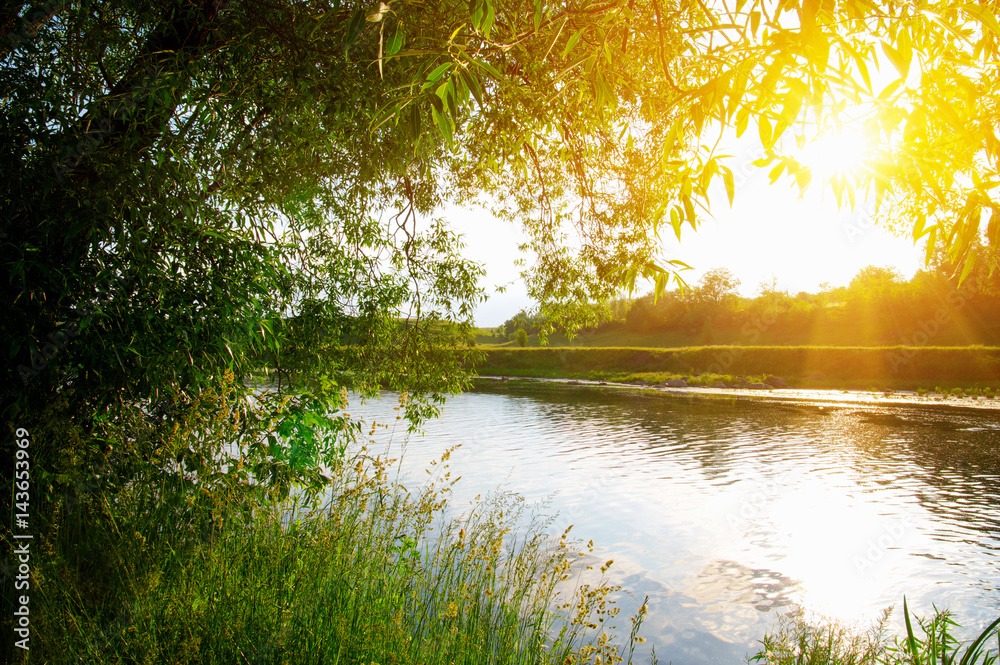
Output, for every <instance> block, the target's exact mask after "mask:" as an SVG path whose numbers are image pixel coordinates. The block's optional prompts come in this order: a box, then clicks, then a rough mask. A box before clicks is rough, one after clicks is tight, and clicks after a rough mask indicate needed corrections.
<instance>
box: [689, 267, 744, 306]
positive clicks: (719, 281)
mask: <svg viewBox="0 0 1000 665" xmlns="http://www.w3.org/2000/svg"><path fill="white" fill-rule="evenodd" d="M739 287H740V280H738V279H736V276H735V275H733V273H732V272H731V271H730V270H728V269H726V268H715V269H713V270H709V271H708V272H706V273H705V274H704V275H703V276H702V278H701V279H700V280H698V290H697V292H696V293H695V298H697V299H700V300H705V301H707V302H709V303H711V304H712V305H720V304H722V303H723V302H724V301H725V300H726V299H727V298H731V297H732V296H735V295H736V289H738V288H739Z"/></svg>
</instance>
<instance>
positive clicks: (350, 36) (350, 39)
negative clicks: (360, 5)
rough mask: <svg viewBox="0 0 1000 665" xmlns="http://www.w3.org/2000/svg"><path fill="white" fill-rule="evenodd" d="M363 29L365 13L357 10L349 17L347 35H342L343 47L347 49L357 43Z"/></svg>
mask: <svg viewBox="0 0 1000 665" xmlns="http://www.w3.org/2000/svg"><path fill="white" fill-rule="evenodd" d="M364 27H365V12H364V10H362V9H359V10H357V11H356V12H354V14H352V15H351V20H350V21H348V23H347V33H346V34H345V35H344V46H346V47H349V46H350V45H351V44H353V43H354V42H356V41H357V39H358V37H359V36H360V35H361V30H362V28H364Z"/></svg>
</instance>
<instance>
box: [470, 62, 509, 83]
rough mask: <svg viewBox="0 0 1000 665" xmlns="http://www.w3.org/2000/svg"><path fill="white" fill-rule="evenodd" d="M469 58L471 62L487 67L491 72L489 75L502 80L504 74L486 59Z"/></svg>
mask: <svg viewBox="0 0 1000 665" xmlns="http://www.w3.org/2000/svg"><path fill="white" fill-rule="evenodd" d="M468 60H469V62H471V63H473V64H475V65H478V66H479V67H482V68H483V69H485V70H486V71H487V72H488V73H489V75H490V76H492V77H493V78H495V79H496V80H498V81H500V80H502V79H503V74H501V73H500V72H499V71H498V70H497V68H496V67H494V66H493V65H491V64H490V63H488V62H486V61H485V60H477V59H476V58H468Z"/></svg>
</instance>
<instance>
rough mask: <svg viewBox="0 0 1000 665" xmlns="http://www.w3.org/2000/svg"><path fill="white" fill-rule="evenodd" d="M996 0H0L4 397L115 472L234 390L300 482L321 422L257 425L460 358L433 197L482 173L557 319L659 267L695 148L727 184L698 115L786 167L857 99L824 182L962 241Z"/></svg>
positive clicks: (779, 170)
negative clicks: (848, 169)
mask: <svg viewBox="0 0 1000 665" xmlns="http://www.w3.org/2000/svg"><path fill="white" fill-rule="evenodd" d="M995 9H996V7H995V2H994V3H966V4H962V5H955V4H953V3H949V2H944V1H943V0H941V1H939V2H927V3H922V4H920V5H910V4H907V3H896V2H880V3H869V2H861V0H844V1H841V2H801V3H800V2H796V1H794V0H793V1H787V0H782V1H781V2H779V3H778V4H777V6H775V7H772V4H771V3H765V2H763V0H753V1H751V2H745V3H737V6H736V7H735V8H730V7H729V6H728V5H726V4H725V3H723V4H722V5H715V6H712V7H709V6H708V5H706V4H703V3H689V2H680V1H679V0H675V1H673V2H671V1H667V0H635V1H629V2H624V1H622V2H618V1H614V0H613V1H612V2H589V1H580V2H576V1H574V2H567V3H549V2H546V1H544V0H536V1H534V2H527V1H526V0H522V1H518V2H510V3H504V4H502V5H501V4H500V3H496V2H493V1H492V0H473V2H471V3H470V2H465V1H462V2H457V1H455V0H434V1H431V2H404V1H403V0H394V1H393V2H388V3H384V2H380V3H378V4H377V5H369V4H368V3H361V2H357V1H348V2H338V3H327V2H322V1H320V0H317V1H315V2H292V1H291V0H276V1H274V2H267V3H264V2H259V1H257V0H249V1H246V2H235V3H222V2H220V1H217V0H204V1H200V2H196V1H194V0H160V1H159V2H152V3H139V2H122V3H116V4H114V5H111V4H107V3H89V2H66V3H46V4H45V5H42V6H41V7H38V8H36V7H34V6H29V5H28V4H27V3H16V2H15V3H6V4H5V5H4V7H3V8H2V9H0V43H3V50H2V52H0V58H2V60H0V89H2V91H3V94H2V95H0V100H2V101H0V106H2V111H3V113H2V114H0V162H2V163H3V165H4V173H5V176H6V177H5V178H4V180H3V182H2V184H0V188H2V190H0V192H2V196H0V201H2V206H3V209H2V219H0V264H2V265H3V267H4V270H5V275H6V276H7V278H6V279H4V280H2V281H0V291H2V293H3V302H4V304H5V305H6V306H7V307H8V311H7V316H6V317H4V318H3V319H2V320H0V333H2V338H3V339H4V340H9V341H10V346H9V350H8V357H9V358H10V359H11V362H10V363H8V364H7V366H6V369H5V371H6V375H5V376H4V378H5V379H6V380H5V381H4V385H3V387H0V391H2V392H0V394H2V398H0V399H2V401H0V409H2V411H3V417H4V418H5V420H6V421H7V422H8V423H9V426H11V427H12V426H13V423H15V422H16V423H19V424H27V425H29V426H30V427H31V428H33V430H34V432H35V434H36V436H38V437H39V447H38V458H37V462H38V465H37V469H38V476H37V479H38V482H39V483H40V486H42V487H46V488H48V489H47V490H46V491H45V493H44V496H47V497H50V498H51V499H52V500H53V501H55V498H56V497H58V496H59V495H60V494H61V493H62V492H64V491H71V490H72V488H73V487H79V486H81V483H83V481H84V480H85V479H89V478H91V476H92V475H93V474H92V473H91V469H93V468H102V469H105V470H106V472H102V473H101V474H100V477H101V481H100V482H101V483H104V484H106V485H107V486H108V487H118V488H121V487H125V486H127V485H128V484H129V483H130V482H131V480H130V479H134V478H136V477H138V474H142V473H145V472H148V470H149V468H150V466H151V460H152V466H153V467H154V468H159V467H156V464H161V465H162V464H166V461H167V460H174V462H173V463H172V464H173V466H171V467H170V468H171V469H173V470H174V472H173V474H172V475H171V478H173V479H174V480H175V481H176V489H177V491H178V492H184V491H187V492H193V491H194V490H193V488H194V485H193V484H192V483H191V482H190V476H191V475H192V474H193V475H195V476H197V475H198V474H202V475H203V476H204V477H209V476H210V475H211V472H215V471H218V468H219V467H218V466H217V462H216V460H217V459H218V456H217V452H218V450H215V451H213V450H211V449H208V448H206V449H200V448H199V449H196V448H197V446H195V445H194V443H193V441H195V440H199V441H204V440H206V439H211V438H212V437H206V436H201V437H200V438H199V437H193V436H187V437H185V435H183V433H184V432H194V431H202V430H205V431H215V432H221V431H223V430H220V429H218V427H217V426H216V425H213V424H212V423H215V422H216V421H218V420H219V419H220V418H222V416H223V414H226V413H240V414H242V415H241V416H240V417H239V418H238V419H236V420H235V421H236V422H238V425H237V427H236V430H235V431H233V432H229V431H228V430H226V432H228V433H227V434H225V436H224V437H222V439H219V441H221V440H223V439H225V440H228V441H239V442H240V444H241V445H243V446H244V447H245V449H246V452H247V454H249V455H251V457H252V458H253V459H254V460H255V461H254V463H253V464H252V465H251V466H250V468H251V473H250V476H253V477H252V478H248V479H247V480H246V483H247V484H252V482H251V481H259V480H266V481H267V483H268V484H275V485H278V486H283V487H286V488H287V485H288V483H290V482H291V481H292V480H293V479H295V478H299V479H311V480H312V481H313V482H315V483H321V482H322V478H321V477H320V476H319V475H318V472H316V470H315V469H316V467H315V465H314V464H313V465H312V466H310V463H309V462H315V461H316V460H319V459H322V458H324V457H328V456H329V455H332V454H334V453H335V452H336V450H337V449H338V445H339V444H338V442H337V441H336V440H331V439H324V438H315V439H312V440H310V441H311V442H312V443H311V444H310V446H307V447H306V451H305V452H304V453H303V452H301V450H300V449H299V448H297V449H296V450H298V451H299V452H297V453H296V455H297V457H296V458H295V460H292V458H291V457H290V453H289V449H290V448H289V446H288V445H278V444H279V443H280V444H288V441H289V437H291V435H292V433H295V434H296V435H298V433H300V432H304V431H306V430H309V431H313V430H316V431H318V429H321V428H313V429H312V430H310V428H309V427H307V426H306V423H316V422H321V420H316V419H317V418H321V416H322V414H326V413H328V412H329V411H330V408H331V407H333V406H336V405H337V404H339V403H340V399H341V397H340V395H341V389H342V388H350V389H355V390H360V391H373V390H375V389H377V388H378V387H379V386H383V385H384V386H389V387H395V388H400V389H403V388H407V389H411V390H413V391H414V394H415V395H417V396H418V399H415V400H414V401H413V402H411V404H410V407H409V413H410V415H411V416H412V417H413V418H414V419H418V418H419V417H420V416H425V415H428V414H430V413H432V412H433V406H434V404H435V403H436V400H439V399H441V398H442V397H443V395H445V394H447V393H448V392H450V391H453V390H456V389H459V388H460V387H461V386H462V385H463V384H464V381H465V380H466V378H467V377H468V369H467V368H468V366H469V365H468V363H467V362H466V360H468V354H469V349H468V345H467V339H468V335H467V332H468V324H469V316H470V313H471V311H472V307H473V305H474V304H475V302H476V301H477V300H478V299H479V298H480V297H481V294H480V293H479V291H478V290H477V287H476V285H475V279H476V277H477V274H478V268H477V267H476V266H474V265H471V264H470V263H469V262H468V261H466V260H464V259H463V257H462V254H461V247H460V243H459V240H458V238H456V237H455V236H454V234H453V233H451V232H450V231H449V229H448V228H447V225H446V224H444V223H443V222H439V221H438V220H435V219H434V218H433V215H434V211H435V210H437V209H439V208H440V206H441V204H442V203H444V202H445V201H459V202H463V201H468V200H471V199H473V198H476V197H479V196H480V195H484V194H485V195H486V196H487V197H489V198H491V200H492V201H494V205H495V208H496V211H497V213H498V214H499V215H500V216H501V217H505V218H508V219H511V220H515V221H517V222H519V223H521V224H522V225H523V226H524V227H525V229H526V231H527V234H528V242H527V244H526V247H525V250H526V251H527V253H528V254H529V256H531V257H532V260H531V262H530V265H529V269H528V272H527V274H526V279H527V283H528V287H529V292H530V293H531V295H533V296H535V297H536V298H537V299H538V300H539V301H540V303H541V307H540V311H539V315H540V316H541V317H543V318H544V320H545V321H546V322H547V324H546V325H548V326H554V325H559V324H567V325H569V326H570V327H572V326H573V325H580V324H581V323H586V322H587V320H588V316H591V315H592V313H593V309H591V308H590V307H589V305H590V304H591V303H594V302H602V301H607V300H609V299H613V298H615V297H617V296H618V295H619V294H620V293H622V292H623V291H624V290H627V289H629V288H632V287H634V285H635V283H636V281H637V280H639V279H642V278H648V279H650V280H652V281H653V283H654V286H655V288H656V290H657V292H662V291H663V290H664V289H665V288H666V287H667V286H668V284H669V281H670V280H671V279H673V278H674V277H675V276H676V273H675V270H677V269H679V268H682V267H683V264H680V263H679V262H672V261H667V260H666V259H665V258H664V257H662V256H661V252H660V235H659V234H660V231H661V229H662V228H663V227H664V225H669V226H670V227H671V228H672V230H673V231H674V232H675V233H676V234H677V236H678V237H680V235H681V231H682V228H683V227H684V226H685V225H688V226H691V227H696V226H697V224H698V214H699V213H698V210H699V209H707V204H708V191H709V188H710V186H711V185H712V183H713V182H714V181H717V180H721V181H722V182H723V184H724V186H725V188H726V190H727V193H728V194H729V196H730V199H732V197H733V196H735V194H736V192H735V185H734V178H733V174H732V171H731V170H730V169H729V167H727V165H726V158H725V157H724V156H722V155H721V154H719V153H718V151H717V150H716V149H715V145H716V140H715V137H714V136H711V135H709V131H708V130H710V129H711V130H712V131H713V132H714V131H715V130H716V129H718V128H720V127H734V128H735V129H736V131H737V133H740V134H742V133H743V132H745V131H746V130H747V129H748V127H750V124H751V121H753V123H754V124H755V125H756V127H757V133H758V135H759V137H760V140H761V144H762V147H763V148H764V149H766V150H767V151H768V152H767V156H766V157H765V158H763V159H762V160H760V162H759V164H760V165H761V166H762V167H767V168H769V169H771V177H772V180H777V179H779V178H780V177H782V176H783V175H786V174H787V175H790V176H791V177H793V178H794V179H795V181H796V182H797V183H798V184H799V185H800V186H801V187H806V186H808V185H809V182H810V180H811V174H809V173H808V171H807V170H806V169H805V168H804V167H802V166H801V165H800V164H798V163H797V162H796V161H795V159H794V158H793V157H792V156H791V155H789V154H788V153H787V151H785V150H783V145H784V144H783V143H782V142H781V137H782V136H783V135H785V134H786V132H789V131H791V132H792V133H794V134H795V138H796V140H797V141H800V142H801V141H806V140H809V139H811V138H813V137H815V136H816V135H817V134H819V133H822V132H823V131H826V130H827V129H828V128H830V127H833V126H836V125H838V124H840V123H845V122H858V123H862V124H863V126H864V127H865V131H866V132H867V134H868V136H869V137H870V138H871V139H872V141H873V142H874V143H875V149H874V151H873V155H872V157H871V159H870V160H869V163H868V165H867V166H866V168H865V169H861V170H859V171H857V172H855V173H850V174H841V175H838V176H836V177H835V178H834V180H833V181H832V182H830V183H828V184H829V185H830V186H831V187H832V188H833V190H834V192H835V194H836V195H837V197H838V200H842V201H846V203H851V202H853V201H854V199H855V198H856V192H857V191H870V192H872V194H873V196H874V197H875V198H876V199H877V200H878V202H879V204H880V206H881V210H882V213H883V216H884V217H887V218H893V217H892V216H893V215H895V218H897V219H899V220H902V221H901V222H900V223H902V224H906V225H907V226H908V228H909V229H910V231H911V232H912V234H913V236H914V238H915V239H921V238H927V239H928V240H929V242H928V247H929V251H933V250H934V248H935V247H938V246H943V247H945V248H946V249H947V251H948V252H950V254H951V256H952V257H953V259H954V260H955V262H956V264H957V265H963V266H968V265H972V263H971V262H970V261H969V259H970V257H971V256H972V254H973V253H974V252H978V253H980V254H985V260H987V261H992V260H994V259H995V255H996V252H995V248H996V246H997V242H998V239H1000V235H998V234H1000V213H998V204H997V203H996V201H995V198H996V187H997V186H998V185H997V184H996V183H998V182H1000V176H998V174H997V169H998V167H997V163H998V158H1000V141H998V139H997V137H996V134H995V131H994V125H995V119H996V117H997V112H998V111H997V109H998V108H1000V107H998V103H997V100H998V98H1000V89H998V87H997V86H1000V75H998V72H997V68H998V64H997V63H998V62H1000V59H998V58H997V39H998V33H1000V26H998V25H997V23H996V19H995V18H994V14H995V13H996V12H995V11H994V10H995ZM876 35H878V37H877V38H876V37H874V36H876ZM875 40H877V41H880V44H878V45H876V44H875V43H874V41H875ZM879 47H880V48H881V53H883V54H884V55H885V57H886V58H888V60H889V62H890V63H891V65H892V67H893V70H895V72H896V73H897V74H898V78H895V80H894V81H892V82H890V83H888V84H887V85H883V83H882V82H880V81H878V79H877V77H873V76H872V73H873V72H874V70H875V68H876V67H877V65H878V63H879V58H880V57H881V56H879V55H878V52H877V50H876V49H877V48H879ZM918 70H919V72H918ZM918 73H919V76H918ZM855 116H857V117H855ZM986 216H989V222H988V223H987V224H986V225H985V226H986V237H987V244H986V245H984V246H983V247H984V249H982V250H978V249H977V250H974V249H973V248H974V247H975V243H974V241H975V239H976V237H977V236H978V235H979V234H980V226H981V222H982V221H984V219H985V217H986ZM963 270H964V268H963ZM543 332H544V331H543ZM262 380H263V381H267V382H269V385H272V386H273V388H274V390H273V391H272V392H269V393H267V397H265V398H264V399H260V398H259V396H258V395H257V394H256V387H257V386H256V383H255V382H260V381H262ZM421 395H423V396H424V397H425V398H424V399H420V398H419V396H421ZM222 396H226V397H225V399H223V397H222ZM275 424H277V425H278V427H279V433H281V432H284V433H286V434H287V435H288V436H286V434H281V440H280V441H277V442H275V439H276V437H275V434H274V431H275ZM213 428H215V429H213ZM347 431H352V430H350V429H349V428H348V430H347ZM220 445H221V444H220ZM3 450H4V455H5V464H6V465H7V467H8V468H9V465H10V462H11V461H12V458H11V455H12V449H11V447H10V444H9V443H5V444H4V448H3ZM309 469H312V471H310V470H309ZM211 477H213V478H217V479H218V481H219V482H230V481H232V482H235V481H233V480H232V477H230V476H225V475H224V474H223V475H222V476H219V475H218V474H217V475H211ZM241 482H242V481H241ZM4 495H5V496H7V495H8V494H7V493H6V492H5V493H4Z"/></svg>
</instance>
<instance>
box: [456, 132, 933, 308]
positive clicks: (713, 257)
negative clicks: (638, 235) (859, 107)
mask: <svg viewBox="0 0 1000 665" xmlns="http://www.w3.org/2000/svg"><path fill="white" fill-rule="evenodd" d="M756 134H757V133H756V131H755V129H754V128H753V126H752V125H751V127H750V128H749V129H748V130H747V132H746V133H745V134H744V135H743V137H741V139H736V138H735V136H729V137H727V138H726V139H724V143H723V145H722V146H721V148H720V151H721V152H725V153H728V154H731V155H734V158H733V159H732V160H728V161H727V164H729V166H730V168H732V169H733V171H734V174H735V180H736V197H735V201H734V204H733V206H732V208H730V207H729V201H728V200H727V198H726V194H725V190H724V189H723V187H722V185H721V182H720V183H718V187H717V188H716V189H715V191H713V192H711V214H712V217H709V216H708V215H707V214H704V213H702V214H701V215H700V217H702V223H701V225H700V226H699V228H698V229H697V230H692V229H691V227H689V226H685V227H684V229H683V231H682V233H681V240H680V242H678V241H677V238H676V236H675V235H673V233H672V229H670V228H669V226H668V227H667V233H668V234H669V237H667V236H666V235H665V236H664V246H663V253H664V258H667V259H680V260H681V261H684V262H685V263H687V264H688V265H690V266H691V267H692V268H693V269H692V270H688V271H684V273H683V276H684V278H685V280H686V281H687V282H688V283H691V284H695V283H697V281H698V279H700V277H701V276H702V275H703V274H704V273H705V272H707V271H709V270H712V269H714V268H726V269H728V270H730V271H731V272H732V273H733V274H734V275H735V276H736V278H737V279H739V280H740V289H739V290H740V293H741V295H744V296H749V297H753V296H755V295H757V294H758V293H759V291H760V285H761V283H762V282H764V281H766V282H768V283H770V282H771V279H772V277H774V278H776V279H777V286H778V289H779V290H784V291H788V292H789V293H791V294H793V295H794V294H796V293H799V292H800V291H807V292H812V293H815V292H817V291H820V290H821V288H820V285H821V284H824V283H829V285H830V286H833V287H836V286H845V285H847V284H848V283H849V282H850V281H851V279H852V278H853V277H854V276H855V275H856V274H857V273H858V271H859V270H861V269H862V268H864V267H866V266H869V265H877V266H886V267H891V268H895V269H896V270H897V271H898V272H899V273H900V274H901V275H902V276H903V278H906V279H908V278H909V277H911V276H912V275H913V274H914V273H915V272H916V271H917V270H918V269H919V268H920V267H921V266H922V265H923V258H922V255H923V252H922V250H921V248H919V247H915V246H914V244H913V241H912V239H910V238H908V237H897V236H894V235H892V234H891V233H890V232H888V231H887V230H884V229H882V228H880V227H877V226H875V225H874V223H873V221H872V219H871V217H870V216H868V215H867V214H866V210H870V206H866V205H865V204H864V203H862V202H861V201H859V202H858V206H857V207H856V208H855V210H854V211H853V212H852V211H851V210H850V209H849V208H845V209H842V210H838V208H837V203H836V199H835V197H834V196H833V193H832V191H831V190H830V188H829V186H827V187H826V188H825V191H824V190H822V189H821V187H820V182H818V180H819V175H820V174H821V173H822V172H823V171H828V170H830V169H832V168H835V167H837V166H847V165H849V164H850V163H851V161H852V160H854V159H856V158H857V157H858V156H859V155H857V154H856V153H858V152H860V151H861V149H862V147H861V146H859V145H858V142H857V141H856V140H855V138H856V137H854V136H851V135H849V134H845V135H842V136H836V137H827V139H826V140H824V141H821V142H820V143H819V144H817V145H814V146H812V147H810V148H807V149H806V151H805V152H804V153H803V154H802V155H801V157H800V161H802V162H803V163H806V164H807V165H809V166H811V167H812V168H813V171H814V174H816V176H815V181H814V182H813V184H812V185H811V186H810V188H809V189H808V190H807V191H806V193H805V195H804V196H803V197H801V198H800V196H799V190H798V187H796V186H795V185H794V184H793V182H792V180H791V179H789V178H787V177H786V178H782V179H780V180H778V182H776V183H775V184H774V185H771V184H770V182H769V179H768V177H767V173H768V170H769V169H768V168H757V167H754V166H751V165H750V162H752V161H753V160H754V159H756V158H757V157H759V156H760V154H762V151H761V149H760V141H759V139H758V138H757V135H756ZM444 216H445V217H446V218H447V219H448V220H449V222H450V223H451V224H452V226H453V227H454V228H455V229H456V230H457V231H459V232H460V233H462V234H463V235H464V237H465V242H466V255H467V256H468V257H469V258H471V259H473V260H475V261H477V262H479V263H482V264H483V265H484V266H485V269H486V277H485V281H484V284H485V287H486V290H487V293H488V294H490V297H489V300H488V301H487V302H486V303H484V304H482V305H480V306H479V308H478V309H477V310H476V314H475V320H476V325H478V326H481V327H494V326H498V325H500V324H502V323H503V322H504V321H506V320H507V319H509V318H511V317H512V316H513V315H514V314H516V313H517V312H518V311H519V310H521V309H531V308H532V307H533V305H534V303H533V301H532V300H531V299H530V298H528V296H527V294H526V292H525V289H524V286H523V284H522V283H521V282H520V280H519V277H518V273H519V268H518V267H517V266H515V265H514V262H515V261H516V260H517V258H518V251H517V245H518V242H519V241H520V239H521V238H522V235H521V233H520V231H519V229H518V228H517V227H515V226H514V225H511V224H509V223H505V222H501V221H499V220H496V219H494V218H493V217H492V216H491V215H490V214H489V213H488V212H485V211H482V210H470V209H458V208H451V209H448V210H446V211H444ZM498 286H505V287H506V291H505V292H504V293H496V288H497V287H498ZM651 288H652V287H651V285H650V286H649V287H647V288H645V289H643V288H641V286H640V293H641V292H648V291H649V290H651Z"/></svg>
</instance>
